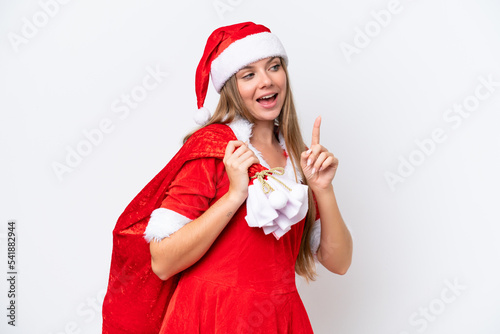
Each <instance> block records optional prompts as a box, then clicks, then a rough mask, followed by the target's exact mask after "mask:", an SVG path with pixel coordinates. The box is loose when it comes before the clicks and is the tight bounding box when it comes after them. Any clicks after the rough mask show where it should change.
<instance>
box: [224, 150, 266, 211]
mask: <svg viewBox="0 0 500 334" xmlns="http://www.w3.org/2000/svg"><path fill="white" fill-rule="evenodd" d="M223 162H224V166H225V167H226V173H227V176H228V178H229V190H228V193H229V194H230V195H231V197H232V198H239V199H240V200H241V202H243V201H244V200H245V199H246V198H247V196H248V168H249V167H250V166H251V165H253V164H258V163H259V158H257V156H256V155H255V153H253V151H252V150H251V149H249V148H248V146H247V145H246V144H245V143H244V142H242V141H239V140H232V141H230V142H229V143H228V144H227V146H226V153H225V154H224V159H223ZM233 196H235V197H233Z"/></svg>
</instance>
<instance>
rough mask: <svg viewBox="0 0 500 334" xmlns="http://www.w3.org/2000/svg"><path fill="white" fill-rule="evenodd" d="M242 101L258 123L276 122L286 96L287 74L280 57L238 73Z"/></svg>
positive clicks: (260, 62)
mask: <svg viewBox="0 0 500 334" xmlns="http://www.w3.org/2000/svg"><path fill="white" fill-rule="evenodd" d="M236 83H237V85H238V91H239V93H240V95H241V99H242V100H243V103H244V104H245V106H246V108H247V109H248V111H249V112H250V114H251V115H252V116H253V117H254V118H255V120H256V121H274V119H275V118H277V117H278V116H279V114H280V112H281V108H282V107H283V103H284V101H285V95H286V85H287V82H286V74H285V70H284V69H283V67H282V66H281V59H280V58H279V57H271V58H265V59H262V60H259V61H256V62H254V63H251V64H250V65H247V66H245V67H244V68H242V69H241V70H239V71H238V72H237V73H236Z"/></svg>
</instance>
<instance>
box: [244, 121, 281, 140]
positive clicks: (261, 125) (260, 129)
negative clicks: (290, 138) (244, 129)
mask: <svg viewBox="0 0 500 334" xmlns="http://www.w3.org/2000/svg"><path fill="white" fill-rule="evenodd" d="M250 142H251V143H252V145H254V146H255V144H257V146H262V145H263V146H269V145H274V144H276V143H277V139H276V136H275V135H274V122H269V121H266V122H260V121H257V122H255V123H254V125H253V128H252V137H251V138H250Z"/></svg>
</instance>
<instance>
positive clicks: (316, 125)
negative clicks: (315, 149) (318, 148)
mask: <svg viewBox="0 0 500 334" xmlns="http://www.w3.org/2000/svg"><path fill="white" fill-rule="evenodd" d="M320 126H321V116H318V117H317V118H316V120H315V121H314V125H313V133H312V140H311V146H313V145H316V144H319V127H320Z"/></svg>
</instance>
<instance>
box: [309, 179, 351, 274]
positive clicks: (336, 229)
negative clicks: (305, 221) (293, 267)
mask: <svg viewBox="0 0 500 334" xmlns="http://www.w3.org/2000/svg"><path fill="white" fill-rule="evenodd" d="M314 195H315V197H316V201H317V203H318V209H319V214H320V217H321V240H320V246H319V249H318V253H317V257H318V260H319V262H320V263H321V264H322V265H323V266H324V267H325V268H327V269H328V270H329V271H331V272H334V273H336V274H340V275H343V274H345V273H346V272H347V269H349V266H350V265H351V260H352V248H353V246H352V237H351V233H350V232H349V229H348V228H347V226H346V225H345V223H344V220H343V219H342V215H341V214H340V210H339V207H338V205H337V200H336V198H335V193H334V191H333V186H329V187H327V188H326V189H321V190H316V191H314Z"/></svg>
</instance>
